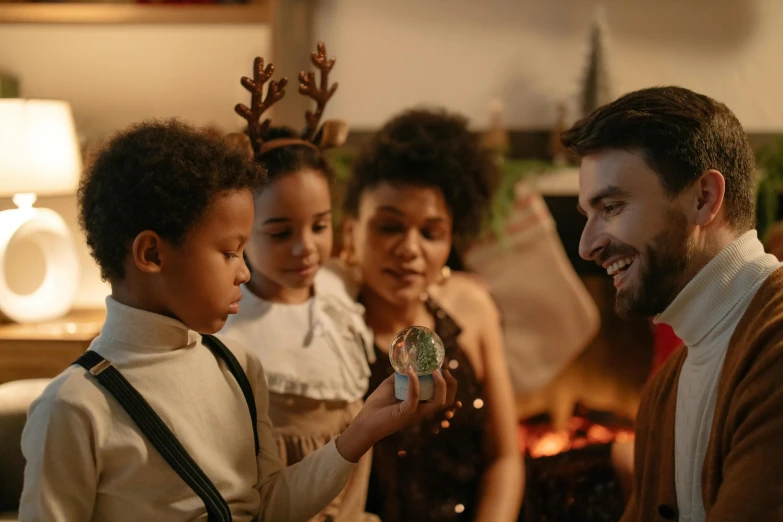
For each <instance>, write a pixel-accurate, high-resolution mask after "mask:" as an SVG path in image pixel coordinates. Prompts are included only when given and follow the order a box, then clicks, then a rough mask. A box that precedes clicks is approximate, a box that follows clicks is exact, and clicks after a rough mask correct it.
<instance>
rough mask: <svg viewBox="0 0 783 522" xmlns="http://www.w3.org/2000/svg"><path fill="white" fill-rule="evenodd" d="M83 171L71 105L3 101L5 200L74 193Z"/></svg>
mask: <svg viewBox="0 0 783 522" xmlns="http://www.w3.org/2000/svg"><path fill="white" fill-rule="evenodd" d="M81 169H82V161H81V152H80V150H79V143H78V140H77V138H76V129H75V126H74V123H73V116H72V114H71V107H70V105H69V104H68V103H67V102H64V101H56V100H25V99H20V98H0V196H4V197H8V196H13V195H15V194H19V193H26V192H32V193H35V194H36V195H37V196H56V195H65V194H70V193H73V192H74V190H75V189H76V186H77V184H78V182H79V174H80V172H81Z"/></svg>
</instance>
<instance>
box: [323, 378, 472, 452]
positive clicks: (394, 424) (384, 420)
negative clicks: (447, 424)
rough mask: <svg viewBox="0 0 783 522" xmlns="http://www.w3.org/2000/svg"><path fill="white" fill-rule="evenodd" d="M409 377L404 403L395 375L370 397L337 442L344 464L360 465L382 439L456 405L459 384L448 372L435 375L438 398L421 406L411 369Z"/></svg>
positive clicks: (417, 387)
mask: <svg viewBox="0 0 783 522" xmlns="http://www.w3.org/2000/svg"><path fill="white" fill-rule="evenodd" d="M406 373H407V376H408V397H407V398H406V399H405V401H404V402H400V401H398V400H397V399H396V398H395V397H394V375H391V376H390V377H389V378H388V379H386V380H385V381H383V382H382V383H381V385H380V386H378V389H376V390H375V391H374V392H372V394H371V395H370V396H369V397H367V400H366V401H365V403H364V407H363V408H362V411H360V412H359V415H357V416H356V418H355V419H354V420H353V422H351V424H350V425H349V426H348V427H347V428H346V429H345V431H344V432H343V434H342V435H340V436H339V437H338V438H337V440H336V441H335V444H336V445H337V451H339V452H340V455H342V456H343V458H344V459H345V460H347V461H349V462H359V459H360V458H361V456H362V455H364V454H365V453H366V452H367V451H368V450H369V449H370V448H372V446H373V445H374V444H375V443H376V442H378V441H379V440H381V439H382V438H384V437H386V436H388V435H391V434H392V433H394V432H396V431H399V430H401V429H403V428H405V427H406V426H410V425H411V424H414V423H416V422H420V421H421V420H422V419H425V418H427V417H429V416H430V415H432V414H434V413H435V412H437V411H438V410H441V409H443V408H445V407H447V406H451V405H452V404H454V400H455V399H456V396H457V380H456V379H455V378H454V377H453V376H452V375H451V373H449V371H448V370H444V371H443V373H442V374H441V372H439V371H438V372H435V373H434V374H433V375H432V378H433V379H434V381H435V395H434V396H433V399H432V400H431V401H428V402H419V378H418V376H417V375H416V372H414V371H413V370H412V369H411V368H408V371H407V372H406Z"/></svg>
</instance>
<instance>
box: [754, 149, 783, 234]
mask: <svg viewBox="0 0 783 522" xmlns="http://www.w3.org/2000/svg"><path fill="white" fill-rule="evenodd" d="M756 165H757V166H758V168H759V169H760V170H761V172H762V174H761V176H759V181H758V184H757V186H756V230H758V233H759V238H760V239H761V240H762V241H766V239H767V232H768V231H769V229H770V227H771V226H772V224H773V223H774V222H775V221H777V219H778V194H779V192H780V187H781V185H782V184H783V138H778V139H777V140H775V141H773V142H771V143H768V144H767V145H765V146H763V147H761V148H760V149H759V151H758V153H757V154H756Z"/></svg>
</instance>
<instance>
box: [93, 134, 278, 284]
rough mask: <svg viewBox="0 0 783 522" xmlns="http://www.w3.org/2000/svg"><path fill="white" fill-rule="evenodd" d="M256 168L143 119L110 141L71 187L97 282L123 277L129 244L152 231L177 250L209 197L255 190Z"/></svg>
mask: <svg viewBox="0 0 783 522" xmlns="http://www.w3.org/2000/svg"><path fill="white" fill-rule="evenodd" d="M265 182H266V173H265V171H264V170H263V168H262V167H260V166H259V165H258V164H257V163H255V162H253V161H251V160H250V159H249V158H247V157H246V156H245V155H243V154H242V153H240V152H239V151H237V150H236V149H234V148H231V147H230V146H228V145H227V143H226V141H225V140H224V139H223V138H222V137H220V136H217V135H215V134H214V133H212V134H210V133H208V132H205V131H201V130H198V129H196V128H195V127H193V126H191V125H188V124H185V123H182V122H180V121H177V120H150V121H145V122H142V123H140V124H137V125H133V126H132V127H130V128H129V129H127V130H125V131H122V132H119V133H118V134H116V135H115V136H114V137H113V138H112V139H111V140H110V141H109V142H108V144H107V145H106V146H105V147H104V148H103V150H102V151H101V152H100V153H99V154H98V155H97V156H96V158H95V160H94V161H93V162H92V165H91V167H90V169H89V170H88V172H87V174H86V175H85V176H84V178H83V179H82V180H81V183H80V184H79V191H78V199H79V224H80V225H81V227H82V229H83V230H84V233H85V235H86V237H87V245H88V246H89V247H90V250H91V253H92V256H93V258H95V261H96V262H97V263H98V265H99V267H100V269H101V276H102V278H103V279H104V280H108V281H119V280H122V279H123V278H124V277H125V267H124V265H125V259H126V257H127V255H128V252H129V250H130V247H131V245H132V243H133V240H134V238H135V237H136V236H137V235H138V234H139V233H140V232H142V231H144V230H153V231H155V232H157V233H158V234H159V235H160V236H161V237H162V238H164V239H166V240H167V241H171V242H172V243H174V244H180V243H182V241H183V240H184V239H185V237H186V236H187V234H188V233H189V232H190V231H191V230H192V229H193V228H194V227H195V226H196V225H197V224H198V222H199V220H200V219H201V218H203V217H204V215H205V214H206V212H207V210H208V209H209V207H210V203H211V202H212V200H213V198H214V197H215V195H216V194H218V193H220V192H223V191H227V190H243V189H250V190H252V191H254V192H255V191H256V190H258V189H260V188H261V187H262V186H263V184H264V183H265Z"/></svg>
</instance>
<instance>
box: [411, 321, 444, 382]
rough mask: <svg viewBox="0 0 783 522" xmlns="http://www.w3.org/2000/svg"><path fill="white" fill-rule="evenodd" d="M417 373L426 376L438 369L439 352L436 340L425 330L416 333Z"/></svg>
mask: <svg viewBox="0 0 783 522" xmlns="http://www.w3.org/2000/svg"><path fill="white" fill-rule="evenodd" d="M414 345H415V346H416V373H418V374H420V375H426V374H430V373H432V372H434V371H435V370H437V369H438V350H437V348H436V347H435V339H434V338H433V337H432V335H430V334H428V333H427V332H425V331H424V330H419V331H417V332H416V340H415V341H414Z"/></svg>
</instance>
